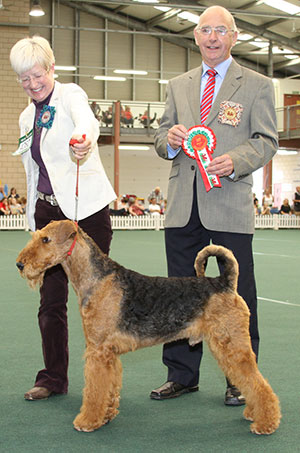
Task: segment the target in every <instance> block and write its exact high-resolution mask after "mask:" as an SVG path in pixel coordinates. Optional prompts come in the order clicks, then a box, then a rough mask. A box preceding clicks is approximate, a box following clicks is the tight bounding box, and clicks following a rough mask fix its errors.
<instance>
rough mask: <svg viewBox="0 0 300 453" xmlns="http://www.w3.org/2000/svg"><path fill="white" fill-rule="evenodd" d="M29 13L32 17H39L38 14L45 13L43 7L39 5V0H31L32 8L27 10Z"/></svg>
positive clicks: (42, 14)
mask: <svg viewBox="0 0 300 453" xmlns="http://www.w3.org/2000/svg"><path fill="white" fill-rule="evenodd" d="M29 15H30V16H33V17H39V16H44V15H45V12H44V10H43V8H42V7H41V5H40V1H39V0H33V2H32V8H31V10H30V12H29Z"/></svg>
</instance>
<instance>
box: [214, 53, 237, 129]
mask: <svg viewBox="0 0 300 453" xmlns="http://www.w3.org/2000/svg"><path fill="white" fill-rule="evenodd" d="M241 78H242V71H241V67H240V66H239V65H238V64H237V63H236V62H235V61H234V60H232V63H231V65H230V66H229V68H228V71H227V73H226V76H225V79H224V81H223V83H222V85H221V87H220V90H219V92H218V94H217V97H216V99H215V100H214V103H213V105H212V108H211V111H210V112H209V115H208V117H207V120H206V124H207V125H208V124H209V123H211V122H212V121H213V120H214V118H215V117H216V116H217V115H218V114H219V110H220V103H221V102H222V101H224V100H226V101H229V100H230V98H231V97H232V96H233V95H234V93H235V92H236V90H238V89H239V87H240V86H241V80H240V79H241Z"/></svg>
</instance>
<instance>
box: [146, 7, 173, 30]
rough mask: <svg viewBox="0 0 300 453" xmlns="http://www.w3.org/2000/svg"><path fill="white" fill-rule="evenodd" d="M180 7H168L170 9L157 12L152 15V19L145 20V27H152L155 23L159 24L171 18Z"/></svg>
mask: <svg viewBox="0 0 300 453" xmlns="http://www.w3.org/2000/svg"><path fill="white" fill-rule="evenodd" d="M180 11H181V9H178V8H177V9H170V11H166V12H165V13H162V14H158V15H157V16H155V17H153V18H152V19H150V20H148V21H147V22H146V25H147V27H154V26H155V25H158V24H160V23H161V22H164V21H166V20H168V19H171V18H172V17H174V16H177V14H178V13H180Z"/></svg>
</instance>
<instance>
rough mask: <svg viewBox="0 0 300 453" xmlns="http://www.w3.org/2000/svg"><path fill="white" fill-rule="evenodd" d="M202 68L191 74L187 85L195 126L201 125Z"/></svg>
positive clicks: (188, 99)
mask: <svg viewBox="0 0 300 453" xmlns="http://www.w3.org/2000/svg"><path fill="white" fill-rule="evenodd" d="M201 74H202V66H199V68H197V70H195V72H194V73H193V74H189V75H188V77H189V81H188V84H187V101H188V105H189V107H190V110H191V113H192V116H193V125H195V124H200V83H201Z"/></svg>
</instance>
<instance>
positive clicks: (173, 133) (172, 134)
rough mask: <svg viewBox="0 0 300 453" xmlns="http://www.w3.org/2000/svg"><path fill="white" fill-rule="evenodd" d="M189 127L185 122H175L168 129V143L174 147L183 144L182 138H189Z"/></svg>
mask: <svg viewBox="0 0 300 453" xmlns="http://www.w3.org/2000/svg"><path fill="white" fill-rule="evenodd" d="M187 136H188V135H187V128H186V127H185V126H184V125H183V124H175V126H172V127H171V129H169V131H168V143H169V145H170V146H171V148H173V149H177V148H179V147H180V146H181V143H182V139H184V138H187Z"/></svg>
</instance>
